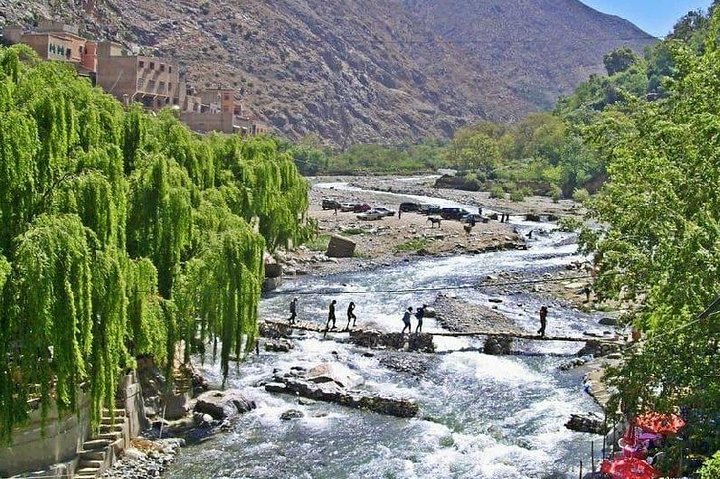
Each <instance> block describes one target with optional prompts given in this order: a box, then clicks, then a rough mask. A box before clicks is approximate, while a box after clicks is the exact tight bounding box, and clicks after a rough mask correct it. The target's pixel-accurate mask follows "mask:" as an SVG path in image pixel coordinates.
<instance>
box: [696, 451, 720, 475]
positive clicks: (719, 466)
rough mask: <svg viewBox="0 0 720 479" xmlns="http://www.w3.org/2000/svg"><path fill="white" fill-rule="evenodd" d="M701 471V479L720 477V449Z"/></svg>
mask: <svg viewBox="0 0 720 479" xmlns="http://www.w3.org/2000/svg"><path fill="white" fill-rule="evenodd" d="M699 473H700V479H717V478H719V477H720V451H718V452H716V453H715V455H714V456H713V457H711V458H710V459H708V460H707V461H705V464H703V467H702V468H700V471H699Z"/></svg>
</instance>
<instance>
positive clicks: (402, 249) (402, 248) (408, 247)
mask: <svg viewBox="0 0 720 479" xmlns="http://www.w3.org/2000/svg"><path fill="white" fill-rule="evenodd" d="M428 243H429V241H428V239H427V238H415V239H412V240H410V241H406V242H405V243H402V244H399V245H397V246H396V247H395V251H396V252H398V253H410V252H416V251H420V250H422V249H425V248H426V247H427V245H428Z"/></svg>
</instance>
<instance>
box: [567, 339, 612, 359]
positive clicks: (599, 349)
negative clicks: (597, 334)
mask: <svg viewBox="0 0 720 479" xmlns="http://www.w3.org/2000/svg"><path fill="white" fill-rule="evenodd" d="M621 347H622V344H621V343H610V342H607V341H598V340H595V339H590V340H588V341H587V342H586V343H585V347H583V348H582V349H581V350H580V351H579V352H578V353H577V355H578V356H588V355H592V356H593V357H596V358H599V357H601V356H607V355H608V354H613V353H617V352H619V351H620V349H621Z"/></svg>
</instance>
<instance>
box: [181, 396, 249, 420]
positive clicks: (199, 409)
mask: <svg viewBox="0 0 720 479" xmlns="http://www.w3.org/2000/svg"><path fill="white" fill-rule="evenodd" d="M255 407H256V406H255V402H254V401H250V400H248V399H247V398H245V396H243V394H242V392H241V391H239V390H237V389H228V390H226V391H208V392H206V393H203V394H201V395H200V396H198V398H197V402H196V403H195V409H194V411H195V412H196V413H201V414H209V415H210V416H212V418H213V419H216V420H224V419H227V418H230V417H233V416H236V415H238V414H243V413H246V412H248V411H250V410H252V409H255Z"/></svg>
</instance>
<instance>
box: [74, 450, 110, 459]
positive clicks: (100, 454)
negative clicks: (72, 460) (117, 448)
mask: <svg viewBox="0 0 720 479" xmlns="http://www.w3.org/2000/svg"><path fill="white" fill-rule="evenodd" d="M106 455H107V453H106V452H105V451H104V450H101V449H98V450H94V451H93V450H89V451H80V452H79V453H78V458H79V459H80V461H81V462H82V461H104V460H105V456H106Z"/></svg>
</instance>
